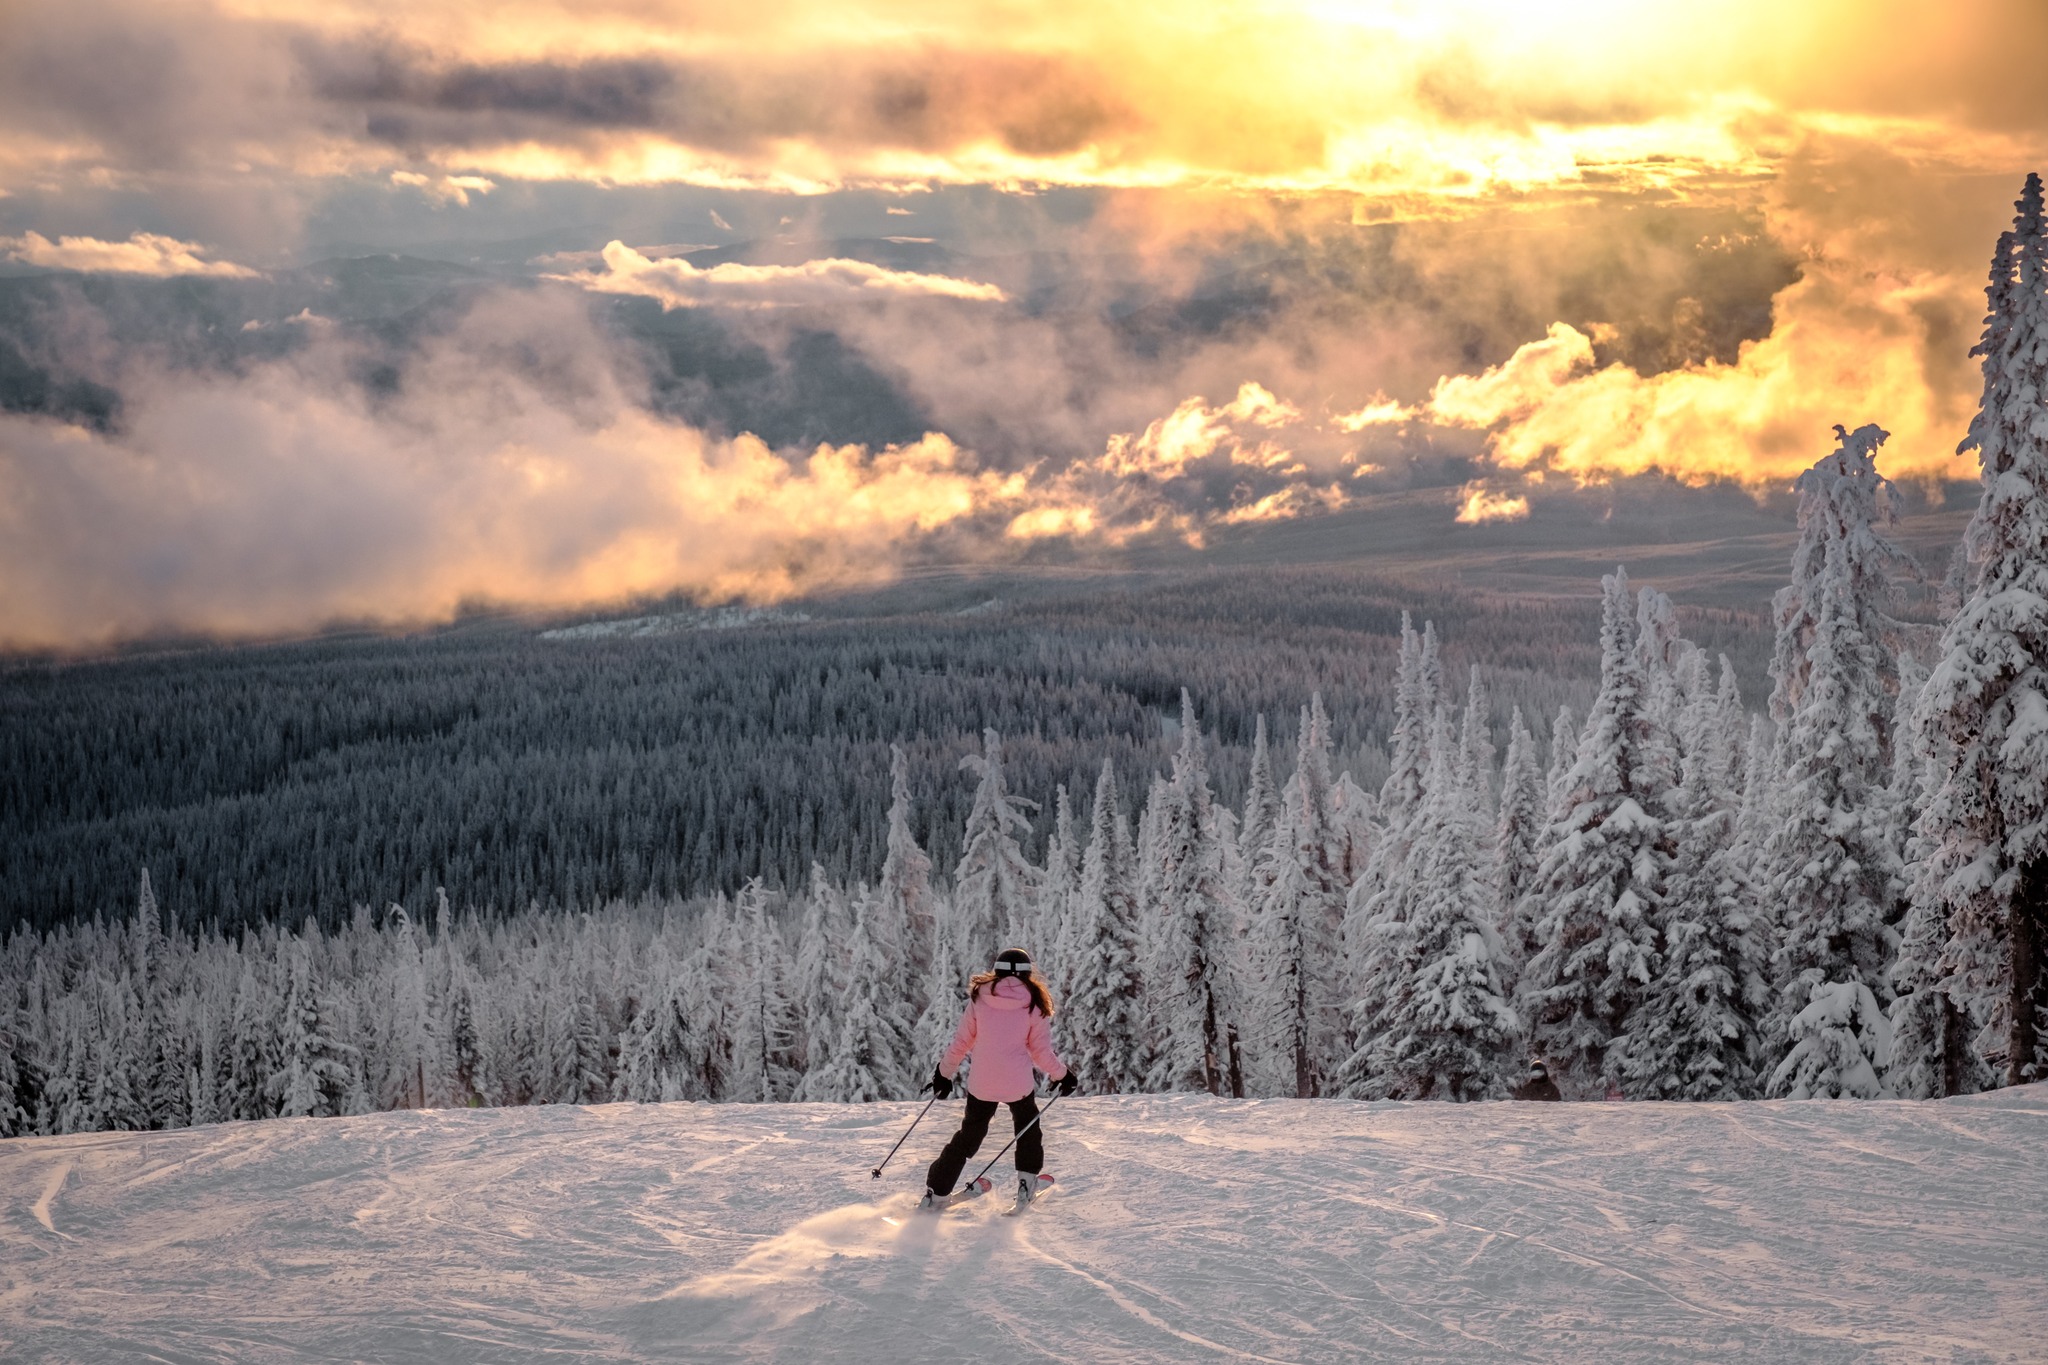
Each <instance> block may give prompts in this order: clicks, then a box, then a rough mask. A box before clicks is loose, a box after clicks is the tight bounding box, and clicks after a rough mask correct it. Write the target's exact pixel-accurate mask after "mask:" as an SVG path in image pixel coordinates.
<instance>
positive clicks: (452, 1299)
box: [0, 1086, 2048, 1362]
mask: <svg viewBox="0 0 2048 1365" xmlns="http://www.w3.org/2000/svg"><path fill="white" fill-rule="evenodd" d="M949 1108H951V1109H952V1110H953V1111H954V1112H955V1113H957V1106H949ZM915 1113H916V1106H915V1105H910V1104H879V1105H869V1106H835V1105H780V1106H773V1105H758V1106H756V1105H728V1106H717V1107H713V1106H704V1105H689V1104H677V1105H606V1106H599V1107H594V1108H568V1107H548V1108H535V1109H516V1110H476V1111H440V1112H423V1113H398V1114H384V1115H376V1116H371V1117H366V1118H359V1119H339V1120H336V1119H322V1120H293V1121H278V1122H272V1123H261V1124H224V1125H218V1126H214V1127H208V1128H200V1129H193V1130H189V1131H184V1132H174V1133H150V1134H108V1133H95V1134H83V1135H79V1136H76V1137H68V1138H24V1139H15V1140H12V1141H7V1142H0V1191H4V1192H5V1199H6V1202H5V1205H4V1207H5V1215H4V1217H0V1357H4V1358H5V1359H8V1360H10V1361H11V1360H16V1359H20V1360H41V1359H51V1360H67V1361H68V1360H79V1361H96V1360H130V1359H136V1358H152V1359H163V1360H178V1361H267V1360H306V1359H313V1360H353V1361H402V1360H436V1361H457V1362H461V1361H504V1360H515V1359H538V1358H543V1357H554V1358H562V1359H587V1360H689V1361H767V1360H789V1361H808V1360H875V1361H891V1362H893V1361H906V1362H922V1361H953V1360H961V1359H966V1358H969V1357H983V1356H994V1357H996V1358H1000V1359H1003V1360H1006V1361H1035V1360H1045V1361H1068V1362H1080V1361H1102V1360H1118V1361H1124V1360H1135V1361H1155V1360H1156V1361H1168V1360H1171V1361H1182V1360H1200V1361H1217V1362H1233V1361H1269V1362H1315V1361H1350V1360H1401V1361H1465V1360H1489V1361H1490V1360H1556V1361H1589V1360H1598V1361H1633V1360H1643V1361H1652V1360H1654V1361H1680V1360H1715V1361H1721V1362H1725V1361H1732V1360H1737V1359H1739V1360H1743V1361H1802V1362H1803V1361H1872V1360H1875V1361H1922V1360H1927V1361H1986V1362H2006V1361H2025V1360H2038V1359H2041V1358H2042V1347H2041V1345H2040V1343H2041V1342H2042V1341H2043V1340H2048V1269H2044V1264H2048V1263H2044V1261H2043V1259H2042V1254H2041V1251H2040V1248H2041V1247H2042V1245H2044V1241H2048V1141H2044V1138H2048V1087H2044V1086H2035V1087H2028V1088H2026V1089H2023V1090H2017V1091H2008V1092H2003V1093H2000V1094H1996V1095H1989V1096H1980V1097H1975V1098H1971V1099H1965V1100H1952V1101H1945V1102H1942V1103H1937V1104H1902V1103H1870V1104H1855V1103H1803V1104H1798V1103H1769V1104H1744V1105H1697V1106H1680V1105H1651V1104H1564V1105H1542V1104H1538V1105H1515V1104H1492V1105H1470V1106H1454V1105H1398V1104H1375V1105H1364V1104H1344V1103H1331V1102H1295V1101H1228V1100H1212V1099H1208V1098H1206V1097H1192V1096H1174V1097H1144V1096H1133V1097H1123V1098H1117V1099H1092V1100H1074V1101H1070V1102H1069V1103H1067V1104H1063V1105H1062V1106H1061V1107H1060V1109H1059V1112H1058V1114H1057V1116H1056V1117H1057V1120H1058V1122H1056V1123H1054V1124H1052V1125H1051V1129H1052V1131H1051V1132H1050V1133H1049V1134H1048V1142H1047V1145H1048V1157H1049V1163H1050V1165H1051V1166H1052V1168H1053V1170H1054V1171H1056V1172H1057V1174H1058V1176H1059V1183H1058V1185H1057V1187H1056V1188H1055V1189H1054V1190H1053V1191H1052V1192H1051V1193H1049V1194H1048V1195H1047V1196H1046V1197H1045V1199H1044V1201H1043V1202H1042V1204H1041V1205H1040V1206H1039V1207H1037V1208H1034V1209H1031V1210H1029V1211H1027V1212H1026V1213H1025V1214H1024V1215H1023V1216H1021V1217H1018V1218H1003V1217H1001V1216H1000V1215H1001V1212H1002V1210H1003V1208H1005V1207H1006V1206H1007V1203H1008V1200H1007V1198H1005V1197H1004V1194H1003V1192H1004V1186H1003V1185H1002V1184H998V1186H997V1191H996V1193H993V1194H991V1195H989V1196H986V1197H984V1198H983V1199H980V1200H976V1201H972V1202H970V1203H968V1204H966V1205H963V1206H960V1207H958V1208H955V1209H953V1210H951V1211H949V1212H947V1213H944V1214H942V1215H939V1216H937V1217H932V1216H929V1215H918V1214H915V1213H913V1212H912V1207H911V1206H912V1202H913V1192H914V1191H915V1190H916V1189H917V1188H918V1186H919V1184H920V1180H919V1177H920V1175H921V1174H922V1164H923V1162H925V1161H927V1160H929V1159H930V1157H931V1156H932V1155H933V1153H934V1152H935V1151H936V1150H937V1148H938V1146H939V1145H940V1143H941V1142H942V1141H943V1139H944V1136H945V1129H946V1126H947V1125H946V1123H944V1122H941V1123H940V1124H939V1125H937V1126H936V1127H934V1128H933V1129H932V1130H931V1131H929V1132H926V1131H920V1132H919V1133H918V1135H917V1136H916V1137H915V1138H913V1140H912V1141H911V1142H910V1143H909V1144H907V1145H906V1146H905V1148H904V1150H903V1152H902V1153H901V1154H899V1156H898V1157H897V1158H896V1161H895V1163H894V1164H893V1165H892V1166H891V1167H890V1169H889V1171H888V1172H887V1173H886V1174H885V1176H884V1178H883V1180H881V1181H879V1182H877V1181H870V1180H869V1179H868V1178H867V1172H868V1169H869V1167H871V1166H872V1165H873V1164H874V1162H875V1160H876V1159H878V1157H879V1156H880V1154H881V1153H882V1152H884V1151H886V1150H887V1149H888V1146H889V1144H890V1143H891V1142H893V1141H894V1140H895V1138H896V1136H897V1134H899V1133H900V1132H901V1131H902V1129H903V1127H904V1126H905V1125H906V1124H907V1123H908V1122H909V1120H910V1117H911V1116H912V1115H913V1114H915ZM933 1117H934V1118H938V1117H940V1116H939V1115H938V1114H934V1115H933ZM948 1117H951V1115H948ZM998 1169H999V1170H1003V1171H1006V1170H1007V1161H1006V1163H1005V1165H1004V1166H1003V1167H999V1168H998Z"/></svg>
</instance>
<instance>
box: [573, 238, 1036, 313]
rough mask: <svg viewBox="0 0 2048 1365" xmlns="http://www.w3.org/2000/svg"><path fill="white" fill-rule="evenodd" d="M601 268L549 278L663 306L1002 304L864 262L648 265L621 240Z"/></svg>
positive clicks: (984, 291)
mask: <svg viewBox="0 0 2048 1365" xmlns="http://www.w3.org/2000/svg"><path fill="white" fill-rule="evenodd" d="M603 259H604V265H605V268H604V270H603V271H602V272H599V271H580V272H577V273H575V274H570V275H558V276H553V277H551V278H555V279H560V280H562V281H564V282H566V283H569V284H574V285H578V286H580V287H582V288H584V289H588V290H591V291H592V292H593V293H600V294H637V295H640V296H641V297H644V298H650V299H656V300H658V301H659V302H660V303H661V306H662V307H663V308H692V307H698V306H700V305H704V304H711V303H718V304H729V305H736V306H740V307H751V308H773V307H786V306H791V305H801V304H820V303H834V302H843V301H844V300H846V299H848V298H854V297H860V298H880V297H885V296H896V297H925V298H942V299H963V300H968V301H972V302H977V303H1001V302H1002V301H1003V300H1004V298H1005V297H1006V296H1005V295H1004V293H1003V291H1002V290H1001V289H999V288H997V287H996V286H995V285H992V284H981V283H977V282H976V281H973V280H959V279H954V278H953V277H952V276H950V275H924V274H919V273H917V272H915V271H908V270H888V269H885V268H884V267H882V266H878V265H870V264H869V263H868V262H866V261H849V260H839V259H830V260H819V261H806V262H805V263H803V264H802V265H742V264H740V263H738V262H727V263H725V264H723V265H714V266H711V267H709V268H708V269H700V268H699V267H697V266H694V265H691V264H690V263H689V262H688V261H686V260H683V259H681V258H680V257H669V258H667V259H665V260H649V259H648V258H647V257H645V256H643V255H641V254H640V253H639V252H637V251H635V250H633V248H631V247H629V246H627V245H625V244H624V243H622V242H616V241H615V242H611V243H610V244H608V245H607V246H606V247H605V249H604V252H603Z"/></svg>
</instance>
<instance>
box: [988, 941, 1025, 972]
mask: <svg viewBox="0 0 2048 1365" xmlns="http://www.w3.org/2000/svg"><path fill="white" fill-rule="evenodd" d="M994 971H995V974H996V975H997V976H1016V977H1027V976H1030V975H1031V954H1029V953H1027V952H1025V951H1024V950H1023V949H1022V948H1005V949H1003V950H1002V951H1001V952H1000V953H997V954H996V964H995V967H994Z"/></svg>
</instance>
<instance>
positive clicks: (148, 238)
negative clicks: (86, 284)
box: [0, 232, 257, 280]
mask: <svg viewBox="0 0 2048 1365" xmlns="http://www.w3.org/2000/svg"><path fill="white" fill-rule="evenodd" d="M206 254H208V253H207V250H206V248H205V247H203V246H201V245H199V244H198V243H197V242H181V241H179V240H178V239H177V238H175V237H164V236H160V235H158V234H157V233H154V232H138V233H136V234H135V235H133V236H132V237H130V238H129V239H128V240H127V241H125V242H104V241H101V240H100V239H99V238H97V237H59V238H58V239H57V240H56V241H54V242H53V241H51V240H50V239H49V238H47V237H45V236H43V235H42V234H41V233H40V232H25V233H23V234H22V235H21V236H19V237H0V258H5V259H7V260H13V261H20V262H22V263H23V264H25V265H39V266H43V267H45V268H46V269H50V270H77V271H81V272H85V273H102V274H113V275H152V276H156V277H159V278H163V277H168V276H171V275H210V276H213V277H214V278H216V279H230V280H247V279H254V278H255V277H256V273H257V272H256V271H254V270H251V269H249V268H248V267H247V266H242V265H236V264H235V263H234V262H232V261H208V260H202V259H201V257H202V256H204V255H206Z"/></svg>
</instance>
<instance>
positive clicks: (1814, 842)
mask: <svg viewBox="0 0 2048 1365" xmlns="http://www.w3.org/2000/svg"><path fill="white" fill-rule="evenodd" d="M1837 433H1838V435H1839V438H1840V447H1839V448H1838V449H1837V450H1836V451H1834V452H1833V453H1832V454H1830V455H1829V456H1828V457H1827V458H1825V459H1823V460H1821V461H1820V462H1819V463H1818V464H1816V465H1815V466H1814V467H1813V468H1812V469H1810V470H1808V471H1807V472H1806V473H1804V474H1802V475H1800V477H1799V481H1798V484H1797V487H1798V489H1799V493H1800V513H1801V515H1800V520H1801V525H1802V536H1801V540H1800V550H1799V552H1798V553H1797V554H1795V557H1794V561H1793V564H1794V573H1795V578H1794V580H1793V583H1792V585H1791V587H1790V588H1788V589H1786V590H1785V591H1783V592H1781V593H1780V594H1779V596H1778V599H1777V600H1778V619H1779V622H1780V638H1779V641H1778V653H1777V657H1776V660H1775V661H1774V662H1775V666H1776V667H1778V668H1779V669H1780V673H1779V692H1778V693H1776V694H1774V696H1775V697H1777V699H1778V700H1779V701H1781V702H1782V701H1784V700H1785V699H1786V698H1789V699H1790V701H1789V705H1790V710H1789V712H1788V713H1787V717H1788V718H1787V724H1786V729H1785V734H1784V746H1783V759H1784V764H1785V767H1784V771H1783V776H1782V778H1781V785H1780V787H1779V792H1778V803H1777V806H1778V809H1777V819H1776V820H1775V822H1774V824H1773V828H1772V830H1771V833H1770V835H1769V837H1768V838H1767V839H1766V840H1765V843H1764V849H1763V875H1762V878H1761V886H1762V891H1763V895H1764V897H1765V898H1766V899H1768V900H1769V901H1771V902H1772V903H1773V904H1776V905H1778V906H1781V907H1784V916H1785V917H1784V919H1783V920H1782V921H1781V923H1780V925H1779V935H1778V941H1777V949H1776V954H1775V957H1774V960H1773V963H1772V968H1773V973H1772V974H1773V980H1774V991H1775V997H1776V998H1775V1000H1774V1002H1773V1007H1772V1010H1771V1012H1770V1014H1769V1016H1768V1018H1767V1021H1766V1034H1765V1039H1766V1044H1767V1046H1769V1047H1771V1048H1773V1049H1775V1055H1776V1056H1778V1057H1783V1056H1785V1054H1786V1051H1787V1050H1788V1049H1790V1048H1792V1047H1793V1028H1792V1025H1793V1021H1794V1020H1795V1019H1797V1018H1801V1017H1805V1018H1806V1019H1807V1025H1806V1027H1808V1028H1809V1029H1811V1028H1825V1027H1835V1026H1854V1027H1860V1026H1861V1025H1862V1024H1863V1023H1865V1022H1866V1021H1868V1020H1871V1019H1881V1018H1882V1017H1883V1006H1884V1005H1885V1004H1886V1003H1887V1001H1888V999H1889V997H1890V993H1891V992H1890V985H1889V983H1888V982H1887V981H1886V972H1887V971H1888V969H1889V968H1890V965H1891V957H1892V953H1893V951H1894V948H1895V946H1896V942H1897V934H1896V931H1895V930H1894V929H1893V927H1892V924H1893V921H1894V920H1895V919H1896V918H1897V912H1898V909H1899V901H1900V891H1901V889H1902V886H1901V882H1900V873H1901V870H1902V864H1901V859H1900V856H1899V850H1898V849H1897V848H1896V847H1894V846H1893V845H1892V842H1891V835H1892V829H1891V817H1890V813H1889V811H1888V809H1887V805H1886V795H1887V791H1888V785H1889V781H1890V775H1891V760H1892V756H1891V735H1890V729H1891V717H1892V703H1891V699H1890V696H1889V695H1888V690H1887V689H1888V686H1889V685H1890V681H1891V680H1895V679H1896V667H1895V664H1894V662H1893V660H1892V657H1891V654H1890V651H1889V649H1888V648H1887V647H1886V644H1885V635H1886V634H1887V633H1888V631H1889V628H1890V622H1889V618H1888V617H1886V616H1885V615H1884V613H1883V611H1882V607H1881V599H1882V596H1883V595H1884V594H1885V593H1886V592H1887V591H1888V587H1887V584H1886V579H1885V577H1884V569H1885V567H1886V566H1887V565H1890V564H1894V563H1898V562H1900V561H1901V560H1902V557H1903V552H1902V551H1900V550H1898V549H1897V548H1896V547H1895V546H1892V545H1891V544H1890V543H1889V542H1888V541H1886V540H1885V539H1884V537H1883V536H1882V534H1881V533H1880V532H1879V530H1878V529H1877V528H1878V526H1879V524H1880V523H1881V521H1882V520H1883V519H1884V518H1885V517H1886V516H1887V515H1888V503H1887V490H1888V488H1889V485H1888V484H1887V483H1886V481H1885V480H1884V479H1883V478H1882V477H1881V476H1880V475H1879V474H1878V473H1877V467H1876V459H1875V456H1876V451H1877V447H1878V446H1879V445H1881V444H1882V443H1883V441H1884V439H1885V433H1884V432H1883V431H1881V430H1880V429H1878V428H1877V427H1875V426H1865V427H1862V428H1859V429H1858V430H1857V431H1855V432H1853V433H1849V432H1844V431H1842V430H1841V429H1840V428H1837ZM1812 542H1820V543H1821V545H1822V549H1823V553H1822V554H1821V555H1820V558H1819V564H1818V568H1817V571H1816V572H1815V573H1814V574H1813V576H1812V577H1804V578H1802V577H1799V576H1797V575H1799V574H1800V573H1801V572H1802V571H1803V570H1804V569H1806V568H1807V567H1810V566H1812V565H1813V557H1812V555H1811V554H1810V553H1808V546H1809V544H1810V543H1812ZM1795 631H1796V632H1798V634H1799V635H1800V637H1801V638H1803V640H1804V646H1803V647H1801V645H1800V642H1799V640H1797V639H1790V638H1787V637H1788V634H1790V633H1792V632H1795ZM1828 986H1842V987H1846V988H1848V989H1847V994H1846V995H1844V994H1842V993H1841V992H1829V996H1830V1000H1831V1002H1832V1003H1830V1004H1829V1005H1827V1006H1825V1007H1823V1008H1821V1009H1818V1010H1813V1011H1809V1010H1808V1006H1809V1005H1810V1004H1812V1003H1813V1002H1814V1001H1815V999H1816V998H1817V993H1818V992H1820V991H1821V990H1822V988H1823V987H1828ZM1859 992H1867V993H1869V994H1870V1000H1869V1001H1868V1002H1865V1001H1863V1000H1862V998H1861V996H1860V994H1859ZM1837 996H1839V997H1840V998H1839V999H1838V998H1836V997H1837ZM1883 1034H1884V1036H1883V1038H1880V1037H1879V1036H1878V1035H1876V1034H1872V1035H1870V1036H1868V1037H1863V1038H1859V1039H1838V1040H1830V1041H1819V1040H1814V1039H1809V1040H1808V1041H1807V1043H1805V1044H1802V1045H1801V1047H1802V1052H1801V1055H1802V1057H1804V1058H1806V1059H1807V1060H1806V1061H1805V1062H1802V1063H1801V1064H1799V1065H1795V1066H1789V1067H1787V1066H1780V1067H1778V1068H1776V1069H1775V1070H1774V1071H1773V1072H1772V1073H1771V1080H1770V1087H1771V1092H1772V1093H1773V1094H1780V1095H1782V1094H1789V1093H1791V1091H1793V1090H1795V1089H1803V1090H1804V1092H1805V1093H1807V1094H1818V1093H1822V1092H1821V1091H1819V1090H1817V1089H1815V1087H1816V1086H1820V1085H1823V1084H1825V1083H1826V1082H1825V1078H1826V1077H1835V1078H1839V1079H1841V1080H1842V1081H1843V1083H1845V1084H1858V1085H1860V1084H1861V1082H1862V1078H1863V1077H1864V1076H1865V1075H1866V1074H1868V1075H1871V1076H1874V1077H1879V1078H1881V1077H1882V1076H1883V1073H1884V1069H1885V1066H1886V1065H1887V1064H1888V1058H1889V1046H1890V1044H1889V1035H1890V1026H1889V1024H1887V1025H1886V1027H1885V1029H1884V1030H1883ZM1858 1049H1860V1050H1861V1052H1862V1053H1863V1055H1864V1056H1865V1058H1866V1059H1867V1064H1866V1065H1863V1066H1843V1065H1838V1064H1837V1062H1836V1060H1835V1059H1838V1058H1839V1057H1842V1056H1846V1055H1848V1053H1849V1052H1850V1051H1854V1050H1858ZM1880 1054H1882V1056H1881V1055H1880ZM1817 1067H1818V1068H1820V1069H1818V1070H1817V1069H1815V1068H1817ZM1879 1093H1882V1089H1881V1087H1880V1088H1879V1090H1875V1091H1868V1092H1864V1091H1858V1092H1855V1093H1854V1094H1853V1095H1849V1094H1847V1092H1845V1097H1854V1098H1873V1097H1875V1095H1877V1094H1879Z"/></svg>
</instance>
